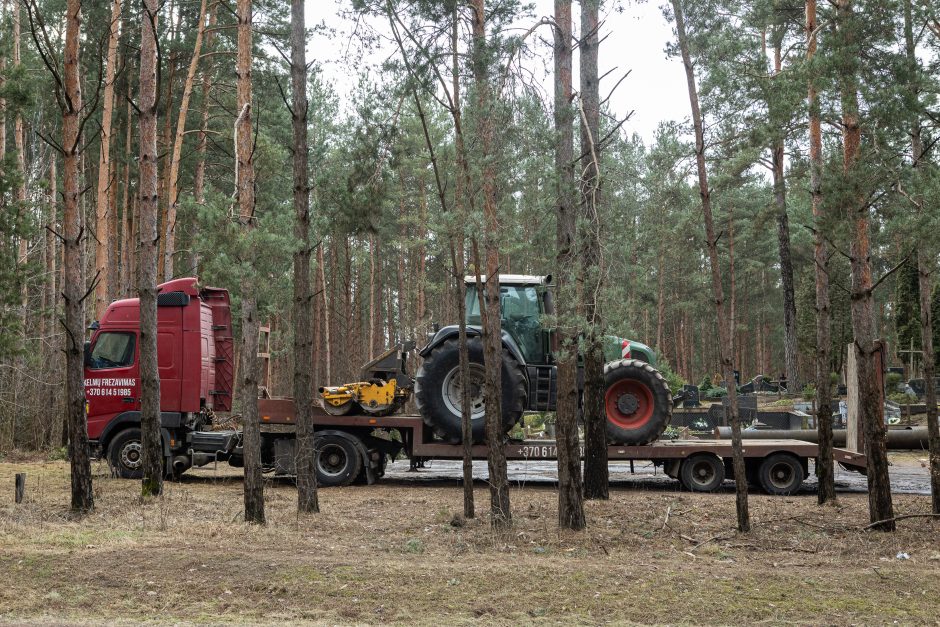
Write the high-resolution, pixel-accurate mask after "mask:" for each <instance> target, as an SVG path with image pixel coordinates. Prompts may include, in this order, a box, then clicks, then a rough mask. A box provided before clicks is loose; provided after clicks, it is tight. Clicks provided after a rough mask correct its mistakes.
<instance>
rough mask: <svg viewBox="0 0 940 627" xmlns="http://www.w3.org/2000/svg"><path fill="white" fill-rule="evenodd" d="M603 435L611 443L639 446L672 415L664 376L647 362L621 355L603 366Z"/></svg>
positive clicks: (656, 435)
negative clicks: (604, 420)
mask: <svg viewBox="0 0 940 627" xmlns="http://www.w3.org/2000/svg"><path fill="white" fill-rule="evenodd" d="M604 384H605V388H606V391H605V392H604V408H605V410H606V412H607V437H608V439H609V440H610V441H611V442H613V443H615V444H626V445H630V446H640V445H643V444H649V443H650V442H652V441H653V440H656V439H657V438H659V436H661V435H662V434H663V431H664V430H665V429H666V426H667V425H668V424H669V420H670V419H671V418H672V396H671V395H670V393H669V386H668V385H666V380H665V379H663V375H661V374H660V373H659V371H657V370H656V369H655V368H653V367H652V366H651V365H649V364H648V363H645V362H642V361H640V360H638V359H621V360H618V361H612V362H609V363H607V364H606V365H605V366H604Z"/></svg>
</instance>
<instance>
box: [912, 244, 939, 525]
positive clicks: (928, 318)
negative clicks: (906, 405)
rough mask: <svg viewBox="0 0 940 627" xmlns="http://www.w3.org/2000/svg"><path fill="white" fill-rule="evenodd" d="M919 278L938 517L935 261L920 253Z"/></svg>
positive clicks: (932, 481) (933, 493) (934, 507)
mask: <svg viewBox="0 0 940 627" xmlns="http://www.w3.org/2000/svg"><path fill="white" fill-rule="evenodd" d="M917 261H918V270H919V275H920V330H921V337H922V338H923V339H922V344H921V350H922V351H924V354H923V359H924V364H923V368H924V387H925V388H926V390H925V395H924V402H925V403H926V404H927V438H928V445H929V448H930V495H931V501H930V503H931V511H932V512H933V513H934V514H940V424H938V420H937V386H936V381H935V376H936V375H935V368H934V345H933V312H932V311H931V307H930V294H931V293H932V283H933V273H934V268H935V262H934V259H933V258H931V257H930V255H928V254H927V253H926V252H925V251H923V250H921V251H920V254H919V255H918V259H917Z"/></svg>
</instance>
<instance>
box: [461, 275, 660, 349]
mask: <svg viewBox="0 0 940 627" xmlns="http://www.w3.org/2000/svg"><path fill="white" fill-rule="evenodd" d="M481 280H482V282H483V283H484V290H485V283H486V277H485V276H484V277H482V278H481ZM551 281H552V276H551V275H547V276H532V275H523V274H501V275H499V314H500V323H501V324H502V328H503V331H505V332H506V333H508V334H509V335H510V337H512V339H513V340H514V341H515V344H516V346H518V347H519V352H521V353H522V356H523V357H524V358H525V363H527V364H532V365H543V364H551V363H553V359H552V348H553V344H552V329H550V328H548V327H546V326H544V324H543V320H544V317H545V316H552V315H554V314H555V308H554V302H553V298H552V287H553V286H552V283H551ZM464 282H465V283H466V284H467V300H466V306H467V307H466V311H467V319H466V322H467V324H468V325H469V326H474V327H480V326H481V325H482V324H483V323H482V319H481V317H480V297H479V294H478V292H477V284H476V277H475V276H472V275H471V276H467V277H464ZM603 346H604V361H614V360H616V359H623V358H632V359H639V360H640V361H645V362H647V363H649V364H653V365H656V353H655V351H653V349H651V348H650V347H649V346H647V345H646V344H643V343H641V342H636V341H634V340H627V339H625V338H622V337H617V336H614V335H605V336H604V338H603Z"/></svg>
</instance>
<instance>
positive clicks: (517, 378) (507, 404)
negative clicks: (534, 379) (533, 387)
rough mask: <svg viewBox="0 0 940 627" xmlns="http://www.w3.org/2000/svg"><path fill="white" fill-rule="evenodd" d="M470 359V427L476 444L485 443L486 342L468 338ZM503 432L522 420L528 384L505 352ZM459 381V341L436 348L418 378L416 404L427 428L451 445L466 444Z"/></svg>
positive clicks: (519, 365) (454, 340) (477, 338)
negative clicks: (484, 344)
mask: <svg viewBox="0 0 940 627" xmlns="http://www.w3.org/2000/svg"><path fill="white" fill-rule="evenodd" d="M467 351H468V353H469V357H470V381H469V383H468V385H470V403H471V407H470V424H471V426H472V432H473V441H474V443H478V442H482V441H483V438H484V430H485V414H486V411H485V407H484V403H483V382H484V375H485V373H486V371H485V370H484V369H483V340H482V339H481V338H479V337H472V338H468V341H467ZM502 357H503V368H502V386H503V411H502V417H503V431H504V432H506V431H509V430H510V429H512V427H513V425H514V424H515V423H516V422H518V421H519V420H520V419H521V418H522V412H523V410H524V409H525V406H526V396H527V395H526V384H525V375H524V372H523V367H522V365H521V364H520V363H519V362H517V361H516V360H515V359H513V357H512V356H511V355H510V354H509V352H508V351H507V350H506V349H505V348H504V349H503V352H502ZM464 385H465V383H464V382H463V381H462V380H461V377H460V344H459V342H458V340H457V339H456V338H452V339H449V340H447V341H445V342H443V343H441V344H440V346H437V347H436V348H435V349H434V350H433V351H431V354H430V355H428V356H427V358H425V360H424V363H423V364H421V368H420V369H419V370H418V374H417V375H416V376H415V403H416V404H417V406H418V411H419V412H420V414H421V416H422V418H423V419H424V424H426V425H427V426H428V427H430V428H431V429H433V430H434V434H435V435H436V436H437V437H439V438H441V439H442V440H445V441H447V442H449V443H451V444H457V443H459V442H461V441H462V440H463V437H462V433H463V429H462V416H461V410H462V407H463V403H462V389H463V386H464Z"/></svg>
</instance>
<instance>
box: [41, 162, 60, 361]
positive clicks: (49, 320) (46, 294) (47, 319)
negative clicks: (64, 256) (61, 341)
mask: <svg viewBox="0 0 940 627" xmlns="http://www.w3.org/2000/svg"><path fill="white" fill-rule="evenodd" d="M56 158H57V155H56V153H54V152H53V153H52V155H51V156H50V157H49V189H48V194H47V197H46V198H47V200H46V232H45V235H44V237H45V245H44V250H45V254H44V256H43V259H44V261H45V279H44V281H43V309H42V319H43V324H42V327H43V331H42V334H41V335H42V337H43V338H44V339H43V341H44V342H47V343H48V344H47V349H48V350H49V352H50V353H51V352H52V351H53V350H54V349H53V346H52V342H51V340H50V339H46V333H50V334H53V333H55V320H56V289H55V288H56V281H55V276H56V237H55V234H56V233H57V232H58V230H57V228H56V225H57V222H58V218H57V216H58V211H56V207H57V206H58V203H59V199H58V198H57V195H58V191H57V189H56V186H57V184H58V182H57V181H56V178H57V176H58V173H57V172H56Z"/></svg>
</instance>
